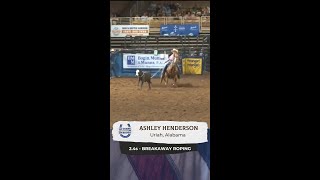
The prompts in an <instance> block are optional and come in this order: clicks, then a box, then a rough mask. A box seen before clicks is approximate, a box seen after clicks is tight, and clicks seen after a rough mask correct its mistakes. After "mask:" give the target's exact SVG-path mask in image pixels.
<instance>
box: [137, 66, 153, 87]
mask: <svg viewBox="0 0 320 180" xmlns="http://www.w3.org/2000/svg"><path fill="white" fill-rule="evenodd" d="M136 76H138V87H139V83H140V81H141V87H140V89H142V85H143V83H144V82H148V84H149V90H150V89H151V86H150V84H151V74H150V72H146V71H141V70H139V69H138V70H137V71H136Z"/></svg>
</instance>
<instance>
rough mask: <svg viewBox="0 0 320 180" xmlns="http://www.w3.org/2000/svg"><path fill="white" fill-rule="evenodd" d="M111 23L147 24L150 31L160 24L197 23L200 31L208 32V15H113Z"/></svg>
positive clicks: (156, 29) (155, 29)
mask: <svg viewBox="0 0 320 180" xmlns="http://www.w3.org/2000/svg"><path fill="white" fill-rule="evenodd" d="M110 24H111V25H149V27H150V32H160V26H161V24H163V25H167V24H199V27H200V32H210V16H201V17H194V19H187V18H184V17H152V18H149V19H146V20H141V18H140V17H114V18H111V19H110Z"/></svg>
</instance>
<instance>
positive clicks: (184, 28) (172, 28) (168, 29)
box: [160, 24, 200, 36]
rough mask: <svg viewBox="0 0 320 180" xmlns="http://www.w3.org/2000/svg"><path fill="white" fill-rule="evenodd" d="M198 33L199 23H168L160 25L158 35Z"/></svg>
mask: <svg viewBox="0 0 320 180" xmlns="http://www.w3.org/2000/svg"><path fill="white" fill-rule="evenodd" d="M199 33H200V28H199V24H184V25H180V24H168V25H161V26H160V35H162V36H198V35H199Z"/></svg>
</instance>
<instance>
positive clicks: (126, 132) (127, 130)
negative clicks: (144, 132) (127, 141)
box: [119, 124, 131, 138]
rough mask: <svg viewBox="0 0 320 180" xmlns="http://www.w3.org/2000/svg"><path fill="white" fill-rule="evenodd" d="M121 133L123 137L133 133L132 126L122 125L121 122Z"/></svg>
mask: <svg viewBox="0 0 320 180" xmlns="http://www.w3.org/2000/svg"><path fill="white" fill-rule="evenodd" d="M119 134H120V136H121V137H123V138H128V137H129V136H130V135H131V126H130V124H128V127H126V128H125V127H122V124H120V127H119Z"/></svg>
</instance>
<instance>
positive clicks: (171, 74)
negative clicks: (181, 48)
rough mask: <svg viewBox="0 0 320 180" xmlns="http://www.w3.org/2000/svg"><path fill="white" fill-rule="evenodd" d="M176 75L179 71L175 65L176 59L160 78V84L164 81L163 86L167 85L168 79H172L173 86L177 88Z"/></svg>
mask: <svg viewBox="0 0 320 180" xmlns="http://www.w3.org/2000/svg"><path fill="white" fill-rule="evenodd" d="M178 73H179V69H178V65H177V58H174V60H173V62H172V63H171V64H170V65H169V66H168V68H167V69H166V71H165V72H164V74H163V76H162V77H161V80H160V84H161V83H162V81H163V80H164V82H165V85H167V83H168V79H173V81H174V84H173V85H174V86H177V80H178Z"/></svg>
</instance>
